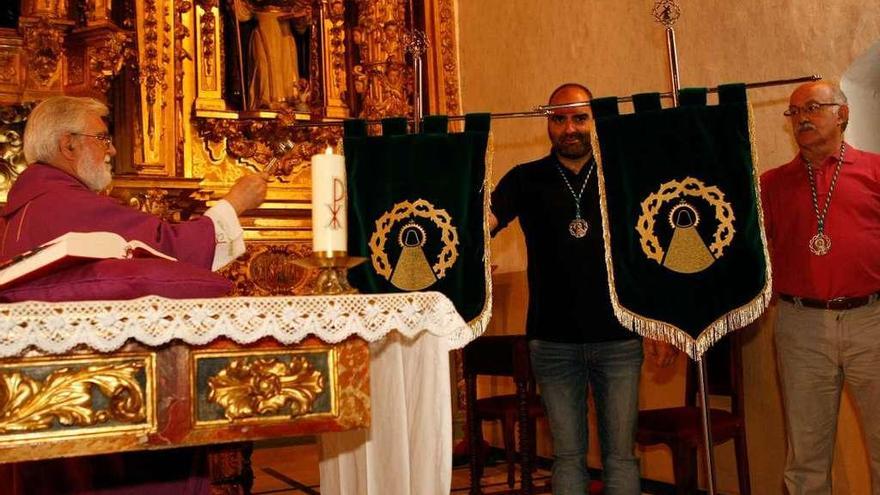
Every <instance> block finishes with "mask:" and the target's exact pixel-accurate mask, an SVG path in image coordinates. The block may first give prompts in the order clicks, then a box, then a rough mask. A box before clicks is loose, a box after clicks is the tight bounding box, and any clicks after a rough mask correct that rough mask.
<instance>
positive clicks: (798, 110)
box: [782, 101, 841, 117]
mask: <svg viewBox="0 0 880 495" xmlns="http://www.w3.org/2000/svg"><path fill="white" fill-rule="evenodd" d="M840 105H841V104H840V103H818V102H815V101H814V102H811V103H807V104H806V105H804V106H802V107H799V106H797V105H792V106H790V107H788V110H786V111H784V112H782V115H785V116H786V117H797V116H798V115H800V114H802V113H803V114H804V115H816V114H817V113H819V110H821V109H822V107H835V106H840Z"/></svg>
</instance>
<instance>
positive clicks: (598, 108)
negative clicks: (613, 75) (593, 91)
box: [590, 96, 619, 118]
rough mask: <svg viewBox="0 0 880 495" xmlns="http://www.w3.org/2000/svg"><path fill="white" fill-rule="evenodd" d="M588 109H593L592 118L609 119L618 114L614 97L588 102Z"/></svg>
mask: <svg viewBox="0 0 880 495" xmlns="http://www.w3.org/2000/svg"><path fill="white" fill-rule="evenodd" d="M590 108H592V109H593V118H598V117H611V116H613V115H618V113H619V110H618V109H617V97H616V96H609V97H606V98H596V99H594V100H593V101H591V102H590Z"/></svg>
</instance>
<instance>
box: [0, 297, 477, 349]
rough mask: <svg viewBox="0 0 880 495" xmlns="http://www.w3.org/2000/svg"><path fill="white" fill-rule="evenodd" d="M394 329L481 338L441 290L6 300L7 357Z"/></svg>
mask: <svg viewBox="0 0 880 495" xmlns="http://www.w3.org/2000/svg"><path fill="white" fill-rule="evenodd" d="M391 331H397V332H399V333H401V334H403V335H405V336H407V337H414V336H415V335H417V334H418V333H420V332H423V331H426V332H429V333H431V334H433V335H436V336H438V337H443V338H445V340H446V341H447V342H448V345H449V348H450V349H458V348H461V347H463V346H464V345H465V344H467V343H468V342H470V341H471V340H473V338H474V334H473V332H472V330H471V329H470V327H469V326H468V324H467V323H466V322H465V321H464V320H463V319H462V318H461V316H460V315H459V314H458V312H456V310H455V307H454V306H453V304H452V302H450V301H449V299H447V298H446V296H444V295H443V294H440V293H439V292H410V293H405V294H356V295H346V296H284V297H230V298H217V299H166V298H162V297H157V296H147V297H143V298H140V299H132V300H127V301H81V302H63V303H46V302H36V301H28V302H22V303H15V304H0V357H10V356H17V355H20V354H22V353H24V352H25V351H28V350H36V351H39V352H44V353H50V354H59V353H63V352H66V351H69V350H70V349H72V348H74V347H76V346H79V345H86V346H88V347H90V348H92V349H94V350H96V351H100V352H111V351H114V350H116V349H119V348H120V347H122V346H123V345H124V344H125V343H126V341H127V340H129V339H133V340H136V341H138V342H140V343H142V344H146V345H149V346H158V345H162V344H166V343H168V342H170V341H172V340H174V339H179V340H181V341H183V342H186V343H187V344H192V345H203V344H207V343H209V342H211V341H212V340H214V339H216V338H219V337H227V338H230V339H232V340H234V341H236V342H238V343H239V344H248V343H251V342H255V341H257V340H259V339H261V338H264V337H272V338H274V339H275V340H277V341H279V342H281V343H283V344H293V343H296V342H299V341H301V340H302V339H303V338H305V337H306V336H308V335H313V336H315V337H318V338H319V339H321V340H323V341H325V342H328V343H336V342H340V341H342V340H344V339H346V338H348V337H350V336H353V335H357V336H360V337H361V338H363V339H364V340H367V341H370V342H374V341H376V340H379V339H381V338H382V337H384V336H385V335H386V334H387V333H389V332H391Z"/></svg>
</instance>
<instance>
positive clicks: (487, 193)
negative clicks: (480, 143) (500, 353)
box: [468, 130, 495, 338]
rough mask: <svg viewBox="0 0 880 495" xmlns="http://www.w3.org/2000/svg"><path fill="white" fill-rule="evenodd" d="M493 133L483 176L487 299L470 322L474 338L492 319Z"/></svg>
mask: <svg viewBox="0 0 880 495" xmlns="http://www.w3.org/2000/svg"><path fill="white" fill-rule="evenodd" d="M494 141H495V140H494V138H493V133H492V131H491V130H490V131H489V138H488V141H487V143H486V158H485V165H486V166H485V169H484V170H485V172H484V174H483V186H482V189H481V190H482V191H483V275H484V277H485V279H486V298H485V300H484V302H483V310H482V311H480V314H479V315H478V316H477V317H476V318H474V319H473V320H471V321H469V322H468V326H469V327H470V328H471V332H472V333H473V338H477V337H479V336H480V335H483V332H485V331H486V327H488V326H489V320H490V319H491V318H492V261H491V260H492V257H491V255H490V244H491V232H490V231H489V213H490V212H491V208H490V207H491V206H492V204H491V202H492V194H491V192H492V191H491V187H490V186H491V184H492V164H493V163H494V161H495V142H494Z"/></svg>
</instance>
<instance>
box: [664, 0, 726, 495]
mask: <svg viewBox="0 0 880 495" xmlns="http://www.w3.org/2000/svg"><path fill="white" fill-rule="evenodd" d="M652 14H653V15H654V19H655V20H656V21H657V22H658V23H660V24H662V25H663V27H664V28H665V29H666V52H667V59H668V60H669V85H670V87H671V88H672V106H673V107H677V106H678V93H679V90H680V89H681V80H680V78H679V74H678V49H677V48H676V45H675V29H674V28H673V25H674V24H675V21H677V20H678V18H679V17H681V8H680V7H679V6H678V3H677V2H676V1H675V0H657V2H656V3H655V4H654V8H653V10H652ZM697 369H698V373H699V378H700V413H701V414H700V417H701V418H702V423H703V448H704V449H705V452H706V485H707V488H708V493H709V495H715V455H714V452H713V451H712V417H711V414H710V412H709V385H708V378H707V376H706V354H705V353H704V354H703V355H702V356H700V361H699V363H698V364H697Z"/></svg>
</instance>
